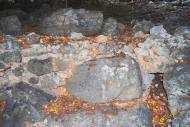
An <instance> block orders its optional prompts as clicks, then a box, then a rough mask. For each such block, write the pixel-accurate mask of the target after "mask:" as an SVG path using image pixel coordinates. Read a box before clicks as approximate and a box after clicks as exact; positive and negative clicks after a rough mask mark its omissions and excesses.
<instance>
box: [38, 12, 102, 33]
mask: <svg viewBox="0 0 190 127" xmlns="http://www.w3.org/2000/svg"><path fill="white" fill-rule="evenodd" d="M102 23H103V14H102V13H101V12H98V11H86V10H84V9H78V10H74V9H60V10H58V11H56V12H54V13H52V15H51V16H49V17H46V18H45V19H44V20H43V21H42V23H41V25H40V30H41V33H43V34H50V35H51V34H54V35H65V34H69V33H70V32H77V33H82V34H85V35H92V34H96V33H98V32H100V30H101V27H102Z"/></svg>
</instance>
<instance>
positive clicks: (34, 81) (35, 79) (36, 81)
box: [28, 77, 39, 85]
mask: <svg viewBox="0 0 190 127" xmlns="http://www.w3.org/2000/svg"><path fill="white" fill-rule="evenodd" d="M28 81H29V83H31V84H33V85H34V84H38V82H39V79H38V77H31V78H30V79H29V80H28Z"/></svg>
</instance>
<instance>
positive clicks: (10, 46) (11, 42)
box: [3, 37, 20, 50]
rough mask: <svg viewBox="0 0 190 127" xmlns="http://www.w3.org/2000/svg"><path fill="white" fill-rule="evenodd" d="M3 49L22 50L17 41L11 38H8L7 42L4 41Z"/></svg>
mask: <svg viewBox="0 0 190 127" xmlns="http://www.w3.org/2000/svg"><path fill="white" fill-rule="evenodd" d="M3 48H4V49H8V50H11V49H20V45H19V43H18V42H17V41H15V40H14V39H13V38H11V37H6V38H5V40H4V41H3Z"/></svg>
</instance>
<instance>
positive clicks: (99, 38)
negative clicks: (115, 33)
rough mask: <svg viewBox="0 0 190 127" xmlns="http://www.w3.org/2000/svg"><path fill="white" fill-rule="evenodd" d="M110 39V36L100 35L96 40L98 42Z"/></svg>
mask: <svg viewBox="0 0 190 127" xmlns="http://www.w3.org/2000/svg"><path fill="white" fill-rule="evenodd" d="M107 41H109V37H108V36H104V35H99V36H97V37H96V42H97V43H104V42H107Z"/></svg>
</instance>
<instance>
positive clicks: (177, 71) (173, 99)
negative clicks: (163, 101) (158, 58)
mask: <svg viewBox="0 0 190 127" xmlns="http://www.w3.org/2000/svg"><path fill="white" fill-rule="evenodd" d="M189 68H190V65H189V64H177V65H174V66H173V69H172V70H171V71H169V72H167V73H165V74H164V88H165V90H166V92H167V96H168V103H169V108H170V110H171V112H172V113H173V114H177V113H178V112H180V111H184V110H187V109H190V98H189V95H190V94H189V89H190V85H189V82H190V69H189Z"/></svg>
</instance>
